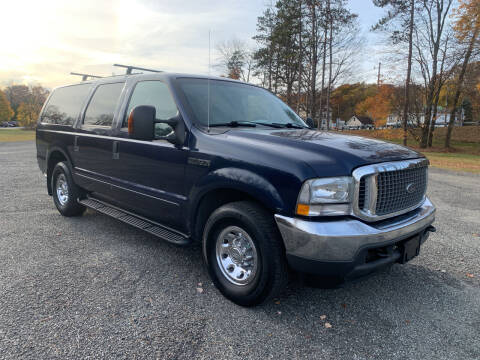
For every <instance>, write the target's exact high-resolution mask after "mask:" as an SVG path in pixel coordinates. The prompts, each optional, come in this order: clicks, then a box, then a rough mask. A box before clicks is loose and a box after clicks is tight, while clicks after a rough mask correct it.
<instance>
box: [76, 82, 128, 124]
mask: <svg viewBox="0 0 480 360" xmlns="http://www.w3.org/2000/svg"><path fill="white" fill-rule="evenodd" d="M122 89H123V83H114V84H103V85H100V86H99V87H98V88H97V90H95V93H94V94H93V97H92V100H90V103H89V104H88V107H87V111H86V112H85V118H84V120H83V125H87V126H88V125H91V126H92V125H93V126H111V125H112V122H113V115H114V113H115V108H116V107H117V103H118V99H119V98H120V93H121V92H122Z"/></svg>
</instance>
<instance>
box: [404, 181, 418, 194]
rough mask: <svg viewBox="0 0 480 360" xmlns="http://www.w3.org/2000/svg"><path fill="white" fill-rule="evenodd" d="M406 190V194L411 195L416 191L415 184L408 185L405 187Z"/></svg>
mask: <svg viewBox="0 0 480 360" xmlns="http://www.w3.org/2000/svg"><path fill="white" fill-rule="evenodd" d="M406 190H407V193H409V194H412V193H414V192H415V190H417V186H416V185H415V183H410V184H408V185H407V187H406Z"/></svg>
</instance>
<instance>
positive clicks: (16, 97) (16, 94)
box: [5, 84, 31, 111]
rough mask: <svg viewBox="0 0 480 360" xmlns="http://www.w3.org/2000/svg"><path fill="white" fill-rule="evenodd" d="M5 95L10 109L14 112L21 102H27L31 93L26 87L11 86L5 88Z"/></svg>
mask: <svg viewBox="0 0 480 360" xmlns="http://www.w3.org/2000/svg"><path fill="white" fill-rule="evenodd" d="M5 95H6V96H7V99H8V101H9V102H10V105H11V106H12V109H13V110H14V111H16V110H17V108H18V107H19V106H20V104H21V103H22V102H25V101H28V100H29V97H30V95H31V92H30V89H29V87H28V86H26V85H15V84H12V85H10V86H7V87H6V88H5Z"/></svg>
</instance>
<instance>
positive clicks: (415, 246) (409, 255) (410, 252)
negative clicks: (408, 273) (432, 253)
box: [400, 235, 420, 264]
mask: <svg viewBox="0 0 480 360" xmlns="http://www.w3.org/2000/svg"><path fill="white" fill-rule="evenodd" d="M419 253H420V236H419V235H417V236H414V237H412V238H411V239H409V240H407V241H405V242H404V243H403V252H402V257H401V258H400V263H402V264H405V263H406V262H408V261H410V260H412V259H413V258H414V257H415V256H417V255H418V254H419Z"/></svg>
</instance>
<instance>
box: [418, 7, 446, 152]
mask: <svg viewBox="0 0 480 360" xmlns="http://www.w3.org/2000/svg"><path fill="white" fill-rule="evenodd" d="M452 2H453V0H424V1H423V7H422V12H421V14H420V16H419V21H417V23H416V26H415V30H414V33H415V41H414V48H415V55H414V58H415V60H416V62H417V63H418V66H419V70H420V73H421V76H422V78H423V81H424V86H425V120H424V123H423V124H422V127H421V138H420V147H421V148H426V147H427V145H428V136H429V133H430V123H431V119H432V115H433V111H434V105H435V99H436V95H437V93H438V92H439V91H440V89H441V87H442V86H443V82H442V68H443V66H444V65H445V60H446V59H447V56H446V54H445V53H444V52H442V49H447V45H446V43H447V42H448V37H447V36H446V34H445V27H446V19H447V16H448V14H449V10H450V7H451V5H452ZM445 51H446V50H445Z"/></svg>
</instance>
